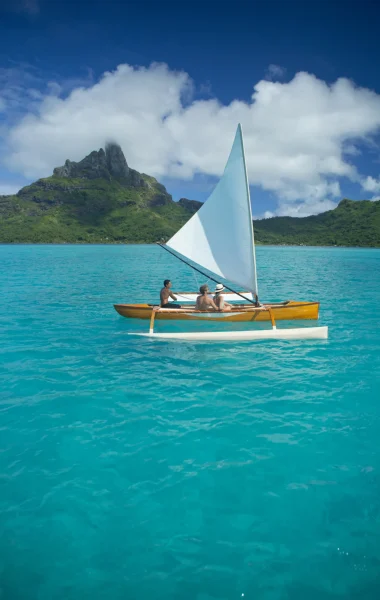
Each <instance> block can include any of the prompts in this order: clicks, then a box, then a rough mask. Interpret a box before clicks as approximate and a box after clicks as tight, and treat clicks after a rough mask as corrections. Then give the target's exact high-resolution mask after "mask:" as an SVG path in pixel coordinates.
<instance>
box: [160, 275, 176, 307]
mask: <svg viewBox="0 0 380 600" xmlns="http://www.w3.org/2000/svg"><path fill="white" fill-rule="evenodd" d="M171 287H172V282H171V281H170V279H165V281H164V287H163V288H162V290H161V292H160V306H161V308H181V305H180V304H175V303H174V302H169V297H170V298H172V299H173V300H177V298H176V296H175V295H174V294H173V292H171V291H170V288H171Z"/></svg>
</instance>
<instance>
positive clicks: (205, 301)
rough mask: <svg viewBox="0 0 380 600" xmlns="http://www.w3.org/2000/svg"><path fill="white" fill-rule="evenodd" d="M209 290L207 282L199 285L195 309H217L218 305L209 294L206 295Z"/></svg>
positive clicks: (207, 310)
mask: <svg viewBox="0 0 380 600" xmlns="http://www.w3.org/2000/svg"><path fill="white" fill-rule="evenodd" d="M209 291H210V290H209V289H208V285H207V283H205V284H204V285H201V287H200V288H199V294H200V295H199V296H198V297H197V302H196V304H195V310H200V311H203V312H210V311H212V310H216V311H218V310H219V309H218V307H217V306H216V304H215V302H214V300H213V299H212V298H211V296H209V295H208V293H209Z"/></svg>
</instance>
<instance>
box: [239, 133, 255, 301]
mask: <svg viewBox="0 0 380 600" xmlns="http://www.w3.org/2000/svg"><path fill="white" fill-rule="evenodd" d="M238 129H239V131H240V142H241V151H242V155H243V164H244V173H245V185H246V188H247V201H248V213H249V217H250V231H251V236H252V237H251V241H252V244H251V247H252V260H253V285H254V289H253V290H252V291H253V292H254V294H255V295H256V300H258V296H259V290H258V285H257V270H256V250H255V234H254V232H253V220H252V205H251V194H250V191H249V181H248V172H247V164H246V162H245V152H244V142H243V130H242V127H241V124H240V123H239V126H238Z"/></svg>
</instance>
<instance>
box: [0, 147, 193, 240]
mask: <svg viewBox="0 0 380 600" xmlns="http://www.w3.org/2000/svg"><path fill="white" fill-rule="evenodd" d="M194 212H195V208H194V203H193V202H192V201H188V200H186V199H183V200H180V201H179V202H174V201H173V200H172V197H171V196H170V194H168V193H167V191H166V189H165V187H164V186H163V185H161V184H160V183H158V181H157V180H156V179H154V177H149V176H148V175H145V174H140V173H138V172H137V171H134V170H133V169H130V168H129V167H128V165H127V162H126V160H125V158H124V155H123V152H122V150H121V148H120V147H119V146H117V145H116V144H109V145H107V147H106V150H105V151H104V150H103V149H100V150H99V152H96V151H94V152H91V154H89V155H88V156H87V157H86V158H84V159H83V160H82V161H80V162H78V163H75V162H71V161H69V160H67V161H66V163H65V165H64V166H63V167H58V168H56V169H54V173H53V175H52V176H51V177H46V178H44V179H39V180H38V181H36V182H35V183H32V184H31V185H28V186H26V187H24V188H23V189H22V190H20V191H19V192H18V194H16V195H14V196H0V242H2V243H11V242H16V243H20V242H31V243H42V242H43V243H59V242H68V243H75V242H79V243H97V242H103V243H111V242H124V243H125V242H136V243H139V242H155V241H158V240H160V239H167V238H169V237H170V236H171V235H173V234H174V233H175V232H176V231H177V230H178V229H179V228H180V227H181V226H182V225H183V224H184V223H185V222H186V221H187V220H188V219H189V218H190V216H191V215H192V214H193V213H194Z"/></svg>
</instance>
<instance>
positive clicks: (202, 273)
mask: <svg viewBox="0 0 380 600" xmlns="http://www.w3.org/2000/svg"><path fill="white" fill-rule="evenodd" d="M157 244H158V246H161V248H163V249H164V250H166V252H169V254H172V255H173V256H175V257H176V258H178V260H180V261H181V262H183V263H185V265H187V266H188V267H190V268H191V269H194V271H197V272H198V273H200V274H201V275H203V276H204V277H208V278H209V279H211V281H213V282H214V283H219V281H218V280H217V279H214V278H213V277H211V275H207V274H206V273H204V272H203V271H201V270H200V269H197V267H194V266H193V265H191V264H190V263H188V262H187V261H186V260H184V259H183V258H181V257H180V256H177V254H175V253H174V252H172V250H169V248H168V247H167V246H166V245H164V244H160V242H157ZM224 287H225V288H227V290H229V291H230V292H233V293H234V294H237V295H238V296H240V298H243V300H245V301H246V302H247V301H248V302H250V303H251V304H254V305H255V306H258V302H259V301H258V299H257V300H250V299H249V298H247V297H246V296H243V294H240V293H239V292H237V291H236V290H233V289H232V288H230V287H228V285H225V286H224Z"/></svg>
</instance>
